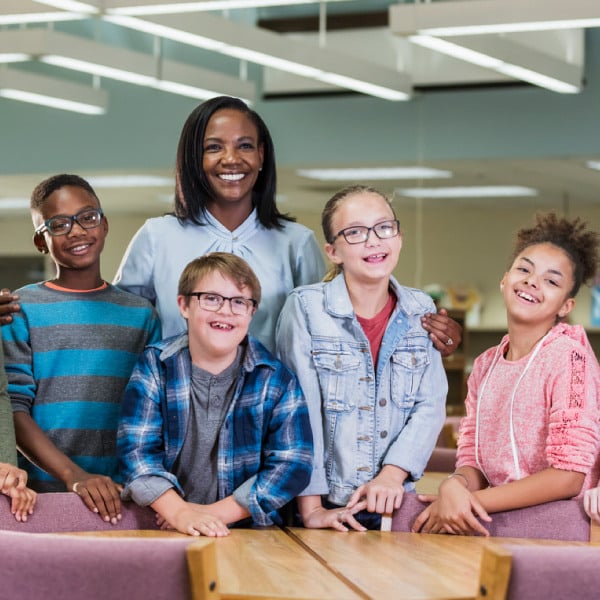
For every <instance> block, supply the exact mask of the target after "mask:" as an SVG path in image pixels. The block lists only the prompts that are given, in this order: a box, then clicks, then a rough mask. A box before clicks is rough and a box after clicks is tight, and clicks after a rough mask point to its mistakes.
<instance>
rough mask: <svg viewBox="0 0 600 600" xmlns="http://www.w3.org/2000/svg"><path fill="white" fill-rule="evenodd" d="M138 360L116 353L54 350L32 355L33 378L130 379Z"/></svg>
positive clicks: (133, 355)
mask: <svg viewBox="0 0 600 600" xmlns="http://www.w3.org/2000/svg"><path fill="white" fill-rule="evenodd" d="M137 358H138V355H137V354H133V353H131V352H120V351H118V350H82V349H79V350H56V351H53V352H43V353H40V354H36V355H35V356H34V370H35V376H36V379H38V380H40V379H47V378H50V377H69V376H73V377H85V376H86V375H100V376H106V377H123V378H124V379H129V376H130V375H131V371H132V369H133V365H134V364H135V362H136V360H137Z"/></svg>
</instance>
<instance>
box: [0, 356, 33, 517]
mask: <svg viewBox="0 0 600 600" xmlns="http://www.w3.org/2000/svg"><path fill="white" fill-rule="evenodd" d="M7 385H8V384H7V381H6V372H5V371H4V353H3V351H2V344H0V494H4V495H5V496H8V497H9V498H10V499H11V501H10V512H11V513H12V514H13V515H14V516H15V519H16V520H17V521H27V517H28V516H29V515H31V514H33V508H34V506H35V502H36V499H37V494H36V493H35V492H34V491H33V490H32V489H30V488H28V487H27V472H26V471H24V470H23V469H19V468H18V467H16V466H15V465H16V464H17V445H16V441H15V427H14V424H13V415H12V408H11V405H10V398H9V397H8V393H7Z"/></svg>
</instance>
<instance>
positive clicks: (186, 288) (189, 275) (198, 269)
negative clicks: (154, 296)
mask: <svg viewBox="0 0 600 600" xmlns="http://www.w3.org/2000/svg"><path fill="white" fill-rule="evenodd" d="M215 271H217V272H218V273H220V274H221V275H223V277H227V278H228V279H231V280H232V281H234V282H235V284H236V285H237V286H238V287H239V288H240V289H241V288H243V287H247V288H250V293H251V294H252V298H254V300H256V303H257V304H259V303H260V295H261V290H260V282H259V281H258V277H257V276H256V275H255V273H254V271H253V270H252V268H251V267H250V265H249V264H248V263H247V262H246V261H245V260H244V259H243V258H240V257H239V256H236V255H235V254H230V253H229V252H211V253H209V254H205V255H204V256H200V257H199V258H195V259H194V260H193V261H191V262H190V263H188V264H187V265H186V267H185V269H183V273H181V277H180V278H179V286H178V288H177V293H178V294H179V295H180V296H187V295H189V294H191V293H192V292H193V291H195V290H194V286H195V285H196V282H197V281H198V280H199V279H202V278H203V277H206V275H208V274H209V273H213V272H215Z"/></svg>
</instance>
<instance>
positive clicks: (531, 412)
mask: <svg viewBox="0 0 600 600" xmlns="http://www.w3.org/2000/svg"><path fill="white" fill-rule="evenodd" d="M508 342H509V338H508V335H506V336H504V338H503V339H502V341H501V342H500V345H499V346H496V347H494V348H490V349H489V350H486V351H485V352H484V353H483V354H481V355H480V356H479V357H478V358H477V359H476V360H475V363H474V365H473V372H472V373H471V376H470V377H469V382H468V387H469V391H468V394H467V399H466V401H465V404H466V409H467V414H466V416H465V417H464V418H463V419H462V421H461V424H460V430H459V439H458V457H457V467H461V466H472V467H476V468H479V469H480V470H481V471H482V472H483V474H484V475H485V476H486V477H487V479H488V481H489V483H490V485H492V486H497V485H501V484H504V483H508V482H510V481H514V480H515V479H519V478H521V479H522V478H523V477H526V476H527V475H531V474H533V473H537V472H538V471H541V470H543V469H545V468H547V467H555V468H557V469H564V470H567V471H577V472H580V473H585V474H586V478H585V481H584V484H583V486H582V489H581V492H580V495H581V494H583V492H585V491H586V490H587V489H589V488H590V487H594V486H595V485H596V484H597V482H598V476H599V474H600V457H599V452H598V450H599V447H600V366H599V365H598V360H597V359H596V356H595V354H594V351H593V350H592V347H591V346H590V343H589V341H588V339H587V336H586V334H585V330H584V329H583V327H581V326H580V325H566V324H564V323H560V324H558V325H556V326H555V327H553V328H552V329H551V330H550V332H549V334H548V335H547V336H546V338H545V339H544V341H543V342H542V345H541V347H540V349H539V352H538V354H537V355H536V356H535V358H534V359H533V360H532V362H531V363H530V365H529V367H528V368H527V364H528V362H529V359H530V357H531V353H530V354H529V355H527V356H525V357H523V358H521V359H519V360H517V361H507V360H506V359H505V358H504V354H505V352H506V348H507V345H508ZM532 352H533V351H532ZM524 371H525V374H524V375H523V377H522V379H521V380H520V382H519V377H521V375H522V374H523V372H524ZM486 378H488V379H487V383H485V386H482V384H483V382H484V381H485V380H486ZM482 387H483V388H484V389H483V397H479V396H480V394H481V392H482ZM515 388H516V392H514V390H515ZM513 393H514V401H513V400H512V398H513ZM478 404H479V425H477V410H478ZM511 405H512V426H513V433H514V445H513V443H512V442H511V434H510V428H511V427H510V424H511ZM518 473H520V477H519V475H518Z"/></svg>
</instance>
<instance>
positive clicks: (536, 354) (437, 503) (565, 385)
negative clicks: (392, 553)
mask: <svg viewBox="0 0 600 600" xmlns="http://www.w3.org/2000/svg"><path fill="white" fill-rule="evenodd" d="M599 239H600V238H599V236H598V234H597V233H596V232H594V231H590V230H589V229H587V228H586V226H585V223H583V222H582V221H581V220H580V219H577V218H576V219H572V220H569V219H566V218H559V217H557V216H556V215H555V214H554V213H549V214H547V215H541V214H540V215H538V216H537V223H536V225H535V226H534V227H531V228H524V229H521V230H520V231H519V232H518V234H517V241H516V244H515V249H514V252H513V258H512V264H511V265H510V267H509V269H508V271H507V272H506V273H505V274H504V276H503V278H502V280H501V282H500V289H501V291H502V295H503V298H504V304H505V306H506V316H507V322H508V334H507V335H505V336H504V337H503V338H502V341H501V342H500V344H499V345H498V346H495V347H493V348H490V349H489V350H486V351H485V352H484V353H483V354H481V355H480V356H479V357H478V358H477V359H475V363H474V364H473V371H472V373H471V376H470V377H469V381H468V394H467V399H466V401H465V404H466V409H467V410H466V416H465V417H464V418H463V419H462V421H461V424H460V428H459V437H458V452H457V462H456V465H457V469H456V471H455V472H454V473H452V474H451V475H450V476H449V477H448V478H447V479H446V480H445V481H444V482H443V483H442V484H441V485H440V487H439V495H438V496H422V497H421V499H422V500H424V501H429V502H431V504H430V505H429V506H428V507H427V508H426V509H425V510H424V511H423V512H422V513H421V514H420V515H419V516H418V517H417V519H416V520H415V523H414V525H413V530H414V531H421V532H422V533H452V534H459V535H471V534H481V535H488V534H489V532H488V530H487V529H486V527H485V524H486V523H489V522H490V521H491V520H492V517H490V515H491V514H492V513H496V512H499V511H506V510H513V509H516V508H525V507H528V506H534V505H536V504H542V503H544V502H551V501H554V500H563V499H567V498H573V497H579V498H580V497H581V496H582V495H583V494H584V492H586V490H589V489H590V488H591V487H592V486H594V485H595V484H596V482H597V481H598V475H599V467H600V457H599V455H598V449H599V444H600V406H599V404H600V367H599V366H598V361H597V359H596V356H595V355H594V351H593V350H592V348H591V346H590V343H589V341H588V339H587V336H586V334H585V330H584V329H583V327H581V325H568V324H567V323H566V322H565V319H566V318H567V317H568V315H569V314H570V313H571V311H572V310H573V307H574V306H575V296H576V295H577V292H578V291H579V288H580V287H581V285H582V284H583V283H585V282H587V281H589V280H590V279H591V278H592V277H593V276H594V274H595V272H596V270H597V265H598V246H599ZM589 509H590V507H589V506H588V513H590V512H591V513H592V514H594V516H596V515H597V511H590V510H589ZM477 517H479V519H481V521H480V520H479V519H478V518H477Z"/></svg>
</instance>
